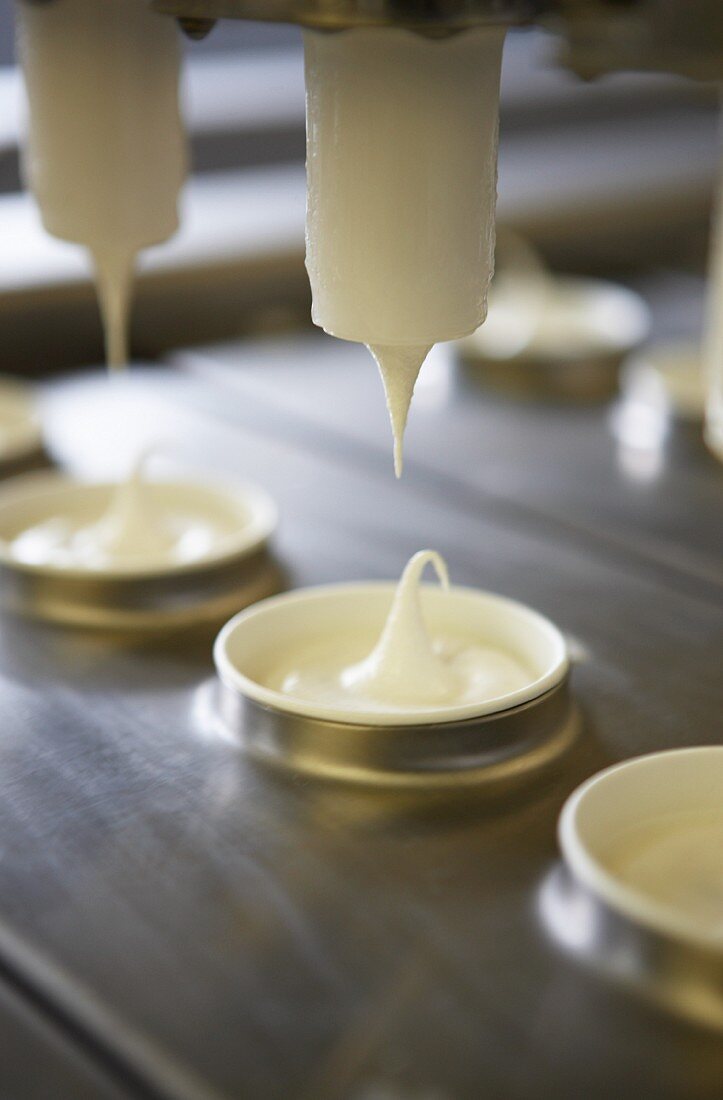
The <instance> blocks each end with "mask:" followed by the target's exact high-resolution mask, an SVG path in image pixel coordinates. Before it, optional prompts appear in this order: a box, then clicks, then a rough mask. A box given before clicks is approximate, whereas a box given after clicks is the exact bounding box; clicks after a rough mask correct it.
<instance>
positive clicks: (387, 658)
mask: <svg viewBox="0 0 723 1100" xmlns="http://www.w3.org/2000/svg"><path fill="white" fill-rule="evenodd" d="M428 564H431V565H433V566H434V568H435V570H436V572H437V574H438V577H439V579H440V580H441V582H442V585H441V586H439V587H438V586H434V585H422V584H421V583H420V581H421V576H422V573H423V570H424V569H425V567H426V566H427V565H428ZM215 656H216V663H217V667H218V670H219V674H220V676H221V679H222V681H223V682H224V684H225V685H226V686H227V687H228V688H230V689H231V690H232V691H233V692H236V693H238V694H240V695H242V696H244V697H246V698H248V699H252V700H255V701H256V702H258V703H261V704H262V705H263V706H266V707H271V708H273V709H275V710H277V711H284V712H287V713H290V714H297V715H307V716H310V717H315V718H318V719H321V720H327V721H331V722H344V723H350V724H352V725H354V724H367V725H374V726H390V727H391V726H403V725H426V724H438V723H447V722H449V723H454V722H460V721H466V720H468V719H473V718H476V717H479V716H481V715H490V714H495V713H498V712H502V711H505V710H508V709H510V708H514V707H517V706H519V705H520V704H523V703H526V702H529V701H530V700H533V699H537V698H538V697H541V696H543V695H545V693H547V692H549V691H550V690H551V689H552V688H554V687H557V686H559V685H560V684H561V683H562V681H563V680H564V679H565V677H566V674H567V668H568V662H567V654H566V649H565V643H564V640H563V638H562V636H561V635H560V633H559V631H557V629H556V628H555V627H554V626H553V625H552V623H549V622H548V621H547V620H546V619H543V618H542V617H541V616H540V615H537V614H536V613H535V612H534V611H532V610H531V609H529V608H526V607H524V606H523V605H521V604H518V603H515V602H514V601H512V600H507V599H504V598H503V597H500V596H496V595H494V594H492V593H488V592H479V591H476V590H474V589H467V588H457V587H449V586H448V585H447V569H446V565H445V563H444V561H443V559H442V558H441V557H440V556H439V554H437V553H435V552H434V551H431V550H424V551H420V552H419V553H418V554H415V555H414V557H413V558H412V559H411V560H410V561H409V563H408V564H407V566H406V568H405V570H404V572H403V574H402V577H401V580H400V581H399V582H398V584H396V585H390V584H384V583H382V584H376V583H371V582H362V583H358V584H348V585H329V586H322V587H320V588H311V589H307V590H301V591H298V592H292V593H289V594H287V595H284V596H279V597H275V598H274V599H271V600H266V601H264V602H263V603H260V604H258V605H256V607H254V608H250V609H249V610H248V611H246V612H243V613H242V614H241V615H239V616H237V617H236V618H235V619H232V620H231V622H230V623H228V624H227V625H226V627H225V628H224V629H223V631H222V632H221V634H220V635H219V638H218V640H217V642H216V648H215Z"/></svg>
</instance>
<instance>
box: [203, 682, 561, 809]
mask: <svg viewBox="0 0 723 1100" xmlns="http://www.w3.org/2000/svg"><path fill="white" fill-rule="evenodd" d="M217 705H218V708H219V712H220V714H221V715H222V717H223V721H224V722H225V723H226V724H227V725H228V726H229V727H230V729H231V730H233V731H236V733H237V735H238V737H239V739H240V741H241V742H242V744H243V745H244V747H245V748H246V749H247V750H248V752H250V753H251V754H252V755H254V756H257V757H260V758H262V759H264V760H267V761H269V762H271V763H275V764H280V765H283V766H285V767H287V768H290V769H291V770H292V771H297V772H305V773H308V774H311V775H316V776H320V777H323V778H328V779H341V780H345V781H348V782H353V783H360V784H370V785H372V786H390V787H432V788H434V787H469V786H472V785H477V784H490V783H514V782H515V781H518V780H523V779H524V778H526V777H527V776H528V775H529V774H531V773H535V772H538V771H540V770H541V769H543V768H545V767H546V766H547V765H548V764H550V763H551V762H552V761H554V760H556V759H557V758H558V757H559V756H560V755H561V754H562V753H564V752H565V751H566V750H567V749H568V748H569V746H570V745H571V744H572V742H573V741H574V740H575V738H576V736H577V734H578V732H579V728H580V717H579V713H578V710H577V707H576V705H575V703H574V701H573V700H572V698H571V696H570V693H569V677H567V678H565V679H564V680H563V681H562V682H561V683H560V684H558V685H557V686H556V687H554V688H553V689H552V690H550V691H548V692H546V693H545V694H544V695H542V696H540V697H539V698H537V699H533V700H531V701H530V702H529V703H525V704H523V705H522V706H519V707H513V708H511V709H509V710H506V711H500V712H498V713H496V714H491V715H487V716H485V717H482V718H474V719H469V720H467V721H464V722H447V723H440V724H436V725H433V724H428V725H419V726H368V725H362V724H358V725H357V724H354V725H352V724H351V723H348V724H347V723H341V722H329V721H322V720H320V719H315V718H306V717H302V716H300V715H296V714H291V713H288V712H282V711H277V710H273V709H271V708H270V707H265V706H262V705H261V704H259V703H257V702H255V701H254V700H252V699H249V698H247V697H245V696H242V695H240V694H239V693H237V692H236V691H234V690H233V689H232V688H230V687H228V686H227V685H225V684H223V683H219V688H218V697H217Z"/></svg>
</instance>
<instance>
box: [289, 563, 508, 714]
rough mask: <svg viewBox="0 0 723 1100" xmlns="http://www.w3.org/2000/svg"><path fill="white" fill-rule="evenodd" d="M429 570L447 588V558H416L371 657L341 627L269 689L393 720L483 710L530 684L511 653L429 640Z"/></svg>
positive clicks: (465, 641) (466, 641)
mask: <svg viewBox="0 0 723 1100" xmlns="http://www.w3.org/2000/svg"><path fill="white" fill-rule="evenodd" d="M429 563H431V564H432V565H433V566H434V568H435V570H436V572H437V575H438V577H439V579H440V581H441V583H442V585H443V586H444V587H445V588H446V587H447V584H448V580H447V566H446V565H445V563H444V560H443V559H442V558H441V557H440V555H439V554H437V553H435V552H434V551H432V550H421V551H420V552H419V553H418V554H415V555H414V557H413V558H412V559H411V560H410V561H409V563H408V564H407V566H406V568H405V570H404V573H403V574H402V577H401V580H400V581H399V585H398V587H397V590H396V593H395V596H394V600H393V602H392V606H391V609H390V611H389V615H388V617H387V620H386V623H385V624H384V628H383V630H382V632H381V635H380V637H379V639H378V641H377V643H376V645H375V646H374V648H373V649H372V650H371V652H367V653H359V642H358V640H356V641H355V639H354V637H353V635H350V634H348V633H345V629H344V624H343V623H342V624H340V630H339V635H338V637H334V638H333V639H330V640H328V641H327V643H326V644H325V645H323V644H322V645H311V646H309V647H307V648H306V649H305V651H304V653H303V654H301V655H300V656H299V658H298V659H297V661H296V663H295V665H294V667H293V668H291V669H290V670H289V668H288V666H287V668H286V669H285V670H284V671H283V672H282V673H280V674H279V677H278V680H279V682H278V683H274V682H271V683H270V686H271V687H274V688H276V689H277V690H281V691H283V692H285V693H286V694H288V695H294V696H296V697H298V698H302V699H310V700H314V701H316V702H320V703H325V704H331V705H334V706H338V707H340V708H343V709H344V710H349V711H358V712H359V713H360V714H361V713H363V712H365V711H366V712H369V711H377V712H378V711H380V710H383V711H389V712H390V713H392V714H393V713H394V712H395V711H401V710H404V711H406V710H409V709H410V708H415V709H417V708H418V709H420V710H423V709H424V708H425V707H426V708H436V707H439V706H444V705H446V704H448V705H449V706H456V705H459V704H463V703H470V702H480V703H483V702H486V701H487V700H489V699H492V698H497V697H499V696H501V695H505V694H507V693H509V692H512V691H516V690H518V689H519V688H521V687H523V686H524V685H526V684H528V683H529V681H530V671H529V670H528V669H527V668H526V667H525V666H524V665H523V664H522V663H521V662H519V661H517V660H515V659H514V658H513V657H512V656H510V655H508V654H507V653H504V652H502V651H500V650H496V649H491V648H489V647H488V646H481V645H478V644H475V642H474V640H473V639H470V638H468V637H437V638H434V639H433V638H430V636H429V632H428V630H427V626H426V624H425V620H424V615H423V613H422V607H421V601H420V579H421V575H422V572H423V571H424V569H425V567H426V566H427V564H429ZM272 679H273V678H272Z"/></svg>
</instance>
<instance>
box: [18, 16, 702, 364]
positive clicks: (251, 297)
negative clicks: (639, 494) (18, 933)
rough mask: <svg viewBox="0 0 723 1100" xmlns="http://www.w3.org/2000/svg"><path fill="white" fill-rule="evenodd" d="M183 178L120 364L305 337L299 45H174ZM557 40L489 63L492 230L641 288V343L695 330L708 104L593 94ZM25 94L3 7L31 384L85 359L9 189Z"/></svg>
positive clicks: (236, 40)
mask: <svg viewBox="0 0 723 1100" xmlns="http://www.w3.org/2000/svg"><path fill="white" fill-rule="evenodd" d="M185 49H186V53H187V65H186V74H185V92H184V96H185V104H186V114H187V118H188V124H189V127H190V130H191V135H192V148H193V158H194V173H193V177H192V179H191V181H190V183H189V185H188V187H187V189H186V193H185V196H184V200H183V201H184V220H183V228H182V230H181V232H180V233H179V234H178V235H177V237H176V238H175V239H174V240H173V241H171V242H170V243H169V244H167V245H165V246H163V247H161V248H158V249H155V250H151V251H150V252H148V253H147V254H146V255H145V256H144V257H143V259H142V261H141V263H142V270H141V278H140V280H139V283H138V288H137V294H136V301H135V307H134V312H133V323H132V350H133V354H134V356H135V357H136V358H141V359H152V358H155V357H158V356H160V355H162V354H164V353H166V352H168V351H172V350H173V349H177V348H182V347H184V346H188V345H191V344H208V343H212V342H214V341H216V340H229V339H234V338H236V337H242V336H245V335H247V334H254V335H256V334H259V333H264V332H273V331H284V330H288V329H293V328H295V327H299V326H308V325H309V323H310V322H309V319H308V308H309V290H308V283H307V279H306V274H305V271H304V267H303V248H304V241H303V222H304V201H305V195H304V168H303V159H304V89H303V59H302V51H301V36H300V31H299V30H298V28H295V27H293V28H292V27H286V26H273V25H261V24H252V23H243V24H241V23H234V22H231V21H227V22H226V23H223V24H220V25H217V26H216V28H215V29H214V31H213V32H212V33H211V34H210V36H209V37H208V38H207V39H205V40H204V41H202V42H198V43H190V42H189V43H187V44H186V46H185ZM555 50H556V44H555V40H554V39H553V38H551V37H548V36H547V35H545V34H544V33H543V32H541V31H538V30H521V31H513V32H512V33H510V35H509V36H508V41H507V45H506V48H505V58H504V69H503V83H502V109H501V111H502V113H501V139H500V183H499V220H500V225H501V227H502V230H503V233H504V231H505V230H506V229H507V230H514V231H515V232H516V233H518V234H522V235H523V236H524V238H525V239H526V240H527V241H529V242H531V243H532V244H533V246H534V247H535V248H536V249H537V250H538V251H539V254H540V255H541V256H542V257H543V258H544V261H545V262H547V263H549V264H550V265H553V266H554V267H555V269H557V270H560V271H568V272H574V273H582V274H604V275H606V276H608V277H614V278H616V279H619V280H620V281H622V282H624V283H628V284H629V285H633V286H634V287H635V288H636V289H638V290H640V291H641V292H642V293H643V295H644V296H645V297H646V299H647V300H648V301H649V303H650V304H651V306H652V308H653V321H654V331H655V333H656V336H657V337H663V338H666V337H669V336H673V337H686V336H689V335H695V334H697V333H698V331H699V328H700V323H701V306H702V299H703V280H704V270H705V257H706V250H707V234H708V225H709V217H710V203H711V194H712V185H713V177H714V170H715V163H716V159H717V135H716V129H717V121H716V116H717V103H716V99H717V97H716V92H715V89H713V88H712V87H710V86H706V85H701V84H697V83H694V82H692V81H686V80H684V79H679V78H674V77H668V76H658V75H637V74H636V75H625V74H623V75H615V76H610V77H605V78H602V79H599V80H597V81H594V82H591V83H587V84H585V83H582V82H581V81H580V80H579V79H578V78H577V77H575V76H573V75H571V74H570V73H568V72H566V71H564V70H563V69H562V68H561V67H556V65H555ZM23 113H24V112H23V97H22V90H21V87H20V81H19V77H18V72H17V70H16V68H15V65H14V61H13V11H12V5H4V6H3V7H2V8H1V9H0V240H1V241H2V247H1V248H0V324H1V325H2V333H3V340H2V343H1V345H0V360H1V361H0V371H9V372H22V373H26V374H32V375H47V374H49V373H52V372H54V371H56V370H60V369H63V368H68V367H74V366H78V365H82V364H86V363H98V362H99V361H100V359H101V349H102V341H101V330H100V321H99V317H98V312H97V307H96V303H95V299H94V295H93V291H92V287H91V284H90V281H89V278H88V270H87V264H86V260H85V258H84V256H83V255H82V252H81V250H80V249H77V248H75V247H74V246H72V245H68V244H64V243H62V242H60V241H57V240H53V239H51V238H50V237H47V236H46V235H45V234H44V233H43V231H42V229H41V227H40V222H39V219H38V216H37V214H36V211H35V209H34V206H33V203H32V200H31V199H30V198H29V197H28V196H27V195H26V194H24V193H23V191H22V187H21V179H20V170H19V157H18V147H19V143H20V142H21V140H22V132H23Z"/></svg>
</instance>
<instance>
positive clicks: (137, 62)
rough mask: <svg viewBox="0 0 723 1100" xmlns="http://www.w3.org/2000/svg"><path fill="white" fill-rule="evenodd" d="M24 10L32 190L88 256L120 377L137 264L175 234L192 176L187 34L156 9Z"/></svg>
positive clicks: (99, 5) (118, 0)
mask: <svg viewBox="0 0 723 1100" xmlns="http://www.w3.org/2000/svg"><path fill="white" fill-rule="evenodd" d="M16 8H17V12H18V49H19V54H20V59H21V62H22V66H23V72H24V75H25V84H26V88H27V95H28V104H29V135H28V146H27V150H26V157H25V173H26V176H27V180H28V184H29V186H30V188H31V190H32V191H33V193H34V195H35V197H36V199H37V201H38V204H39V206H40V213H41V216H42V220H43V225H44V226H45V228H46V229H47V230H48V232H49V233H52V234H54V235H55V236H56V237H61V238H62V239H64V240H68V241H73V242H75V243H77V244H81V245H83V246H85V248H87V249H88V251H89V253H90V255H91V257H92V260H93V264H94V267H95V271H96V278H97V286H98V294H99V299H100V306H101V312H102V316H103V323H104V328H105V334H106V353H107V359H108V363H109V364H110V365H113V366H120V365H123V364H124V363H125V362H126V359H127V326H128V310H129V301H130V290H131V283H132V277H133V268H134V264H135V260H136V256H137V254H138V252H139V251H140V250H141V249H143V248H146V247H148V246H149V245H153V244H158V243H160V242H161V241H164V240H166V239H167V238H168V237H169V236H171V234H172V233H174V232H175V230H176V228H177V227H178V214H177V201H178V193H179V190H180V188H181V185H182V183H183V180H184V178H185V175H186V166H187V154H186V141H185V136H184V132H183V127H182V123H181V116H180V111H179V102H178V82H179V71H180V47H179V41H178V31H177V29H176V27H175V25H174V22H173V20H171V19H168V18H167V17H164V16H160V15H157V14H155V13H154V12H153V11H152V10H151V7H150V5H149V4H148V3H147V0H56V2H54V3H22V4H17V5H16Z"/></svg>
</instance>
